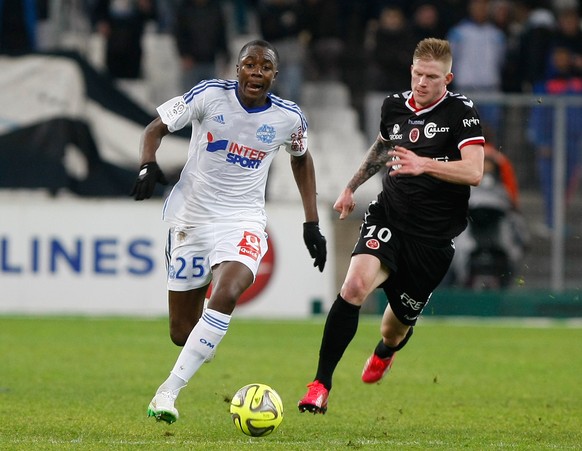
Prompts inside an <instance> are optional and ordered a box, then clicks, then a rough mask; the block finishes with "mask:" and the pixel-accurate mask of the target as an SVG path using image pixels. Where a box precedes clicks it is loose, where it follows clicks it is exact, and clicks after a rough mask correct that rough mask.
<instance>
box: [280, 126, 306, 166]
mask: <svg viewBox="0 0 582 451" xmlns="http://www.w3.org/2000/svg"><path fill="white" fill-rule="evenodd" d="M285 150H286V151H287V152H288V153H289V154H291V155H293V156H294V157H299V156H301V155H303V154H304V153H305V152H307V126H306V123H305V122H304V121H302V120H298V121H297V122H296V123H295V128H294V129H293V131H292V132H291V134H290V135H289V137H288V139H287V140H286V141H285Z"/></svg>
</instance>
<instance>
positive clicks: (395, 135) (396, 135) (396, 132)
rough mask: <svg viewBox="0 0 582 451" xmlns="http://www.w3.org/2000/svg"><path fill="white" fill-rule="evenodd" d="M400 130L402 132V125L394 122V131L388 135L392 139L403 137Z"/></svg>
mask: <svg viewBox="0 0 582 451" xmlns="http://www.w3.org/2000/svg"><path fill="white" fill-rule="evenodd" d="M399 132H400V125H398V124H394V127H392V133H390V134H389V135H388V137H389V138H390V139H391V140H396V139H402V133H399Z"/></svg>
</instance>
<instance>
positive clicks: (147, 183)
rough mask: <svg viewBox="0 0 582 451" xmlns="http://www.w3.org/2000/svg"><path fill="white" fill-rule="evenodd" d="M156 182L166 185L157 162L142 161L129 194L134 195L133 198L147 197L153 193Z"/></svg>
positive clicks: (166, 182)
mask: <svg viewBox="0 0 582 451" xmlns="http://www.w3.org/2000/svg"><path fill="white" fill-rule="evenodd" d="M156 183H161V184H162V185H167V184H168V181H167V180H166V177H165V176H164V173H163V172H162V170H161V169H160V167H159V166H158V163H156V162H155V161H150V162H148V163H144V164H142V165H141V167H140V168H139V174H138V176H137V180H136V181H135V183H134V185H133V189H132V190H131V193H130V194H129V195H130V196H132V197H134V198H135V200H144V199H149V198H150V197H152V195H153V194H154V189H155V188H156Z"/></svg>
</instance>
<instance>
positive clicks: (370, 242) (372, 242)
mask: <svg viewBox="0 0 582 451" xmlns="http://www.w3.org/2000/svg"><path fill="white" fill-rule="evenodd" d="M366 247H367V248H368V249H374V250H376V249H379V248H380V242H379V241H378V240H376V239H374V238H372V239H371V240H368V241H366Z"/></svg>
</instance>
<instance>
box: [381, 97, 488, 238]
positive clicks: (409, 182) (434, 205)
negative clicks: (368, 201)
mask: <svg viewBox="0 0 582 451" xmlns="http://www.w3.org/2000/svg"><path fill="white" fill-rule="evenodd" d="M380 133H381V134H382V137H383V138H384V139H386V140H390V141H392V143H394V145H400V146H403V147H406V148H407V149H409V150H412V151H414V152H415V153H416V154H417V155H420V156H422V157H429V158H433V159H435V160H440V161H455V160H460V159H461V152H460V149H461V148H462V147H464V146H466V145H468V144H483V143H484V142H485V140H484V138H483V131H482V129H481V124H480V120H479V115H478V113H477V111H476V110H475V108H474V106H473V102H472V101H471V100H469V99H468V98H467V97H465V96H463V95H460V94H454V93H452V92H448V91H447V92H446V93H445V95H444V96H443V97H442V98H441V99H440V100H439V101H437V102H436V103H435V104H433V105H431V106H429V107H426V108H422V109H418V108H415V104H414V100H413V98H412V92H411V91H407V92H403V93H399V94H393V95H390V96H388V97H386V99H385V100H384V103H383V104H382V115H381V122H380ZM469 194H470V187H469V186H467V185H459V184H454V183H448V182H445V181H442V180H438V179H436V178H434V177H431V176H428V175H425V174H422V175H420V176H405V175H403V176H398V177H391V176H389V175H388V173H386V174H385V175H384V178H383V180H382V192H381V193H380V195H379V196H378V200H379V202H380V204H381V205H382V206H383V207H384V208H385V209H386V217H387V218H388V221H389V222H390V225H391V226H392V227H395V228H396V229H399V230H401V231H403V232H405V233H408V234H410V235H413V236H416V237H419V238H427V239H431V240H433V239H452V238H454V237H455V236H457V235H458V234H459V233H461V232H462V231H463V230H464V229H465V227H466V226H467V208H468V201H469Z"/></svg>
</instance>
